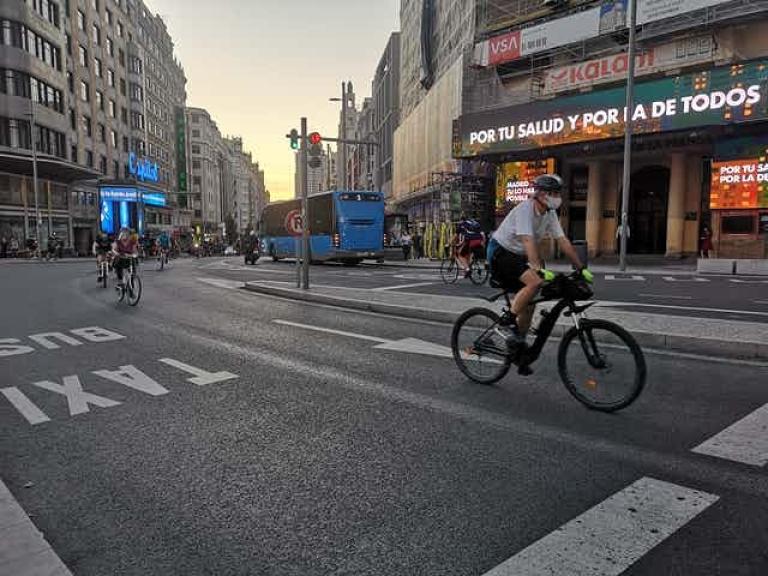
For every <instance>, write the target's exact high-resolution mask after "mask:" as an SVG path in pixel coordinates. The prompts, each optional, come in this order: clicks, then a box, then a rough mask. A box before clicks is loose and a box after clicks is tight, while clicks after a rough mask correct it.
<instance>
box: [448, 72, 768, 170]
mask: <svg viewBox="0 0 768 576" xmlns="http://www.w3.org/2000/svg"><path fill="white" fill-rule="evenodd" d="M625 100H626V98H625V89H624V87H621V88H613V89H609V90H600V91H595V92H591V93H587V94H579V95H576V96H569V97H565V98H556V99H552V100H547V101H543V102H535V103H531V104H522V105H519V106H511V107H508V108H503V109H500V110H488V111H485V112H479V113H476V114H469V115H464V116H462V117H460V118H459V121H458V131H457V137H458V138H459V141H457V142H455V143H454V150H455V151H456V152H457V154H456V157H458V158H469V157H473V156H478V155H481V154H493V153H503V152H515V151H523V150H531V149H536V148H543V147H549V146H558V145H561V144H573V143H577V142H587V141H594V140H603V139H608V138H619V137H622V136H623V135H624V126H625V122H626V120H627V118H628V117H631V121H632V122H633V129H634V131H635V132H636V133H638V134H650V133H658V132H667V131H672V130H685V129H689V128H698V127H703V126H716V125H725V124H735V123H741V122H750V121H756V120H765V119H767V118H768V61H765V60H761V61H754V62H749V63H745V64H736V65H732V66H722V67H718V68H711V69H709V70H704V71H700V72H696V73H691V74H686V75H682V76H675V77H669V78H663V79H661V80H654V81H650V82H641V83H638V84H637V86H636V89H635V107H634V110H632V111H631V113H628V112H627V110H626V108H625Z"/></svg>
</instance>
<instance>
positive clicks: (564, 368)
mask: <svg viewBox="0 0 768 576" xmlns="http://www.w3.org/2000/svg"><path fill="white" fill-rule="evenodd" d="M557 364H558V369H559V372H560V378H561V379H562V380H563V383H564V384H565V387H566V388H567V389H568V391H569V392H570V393H571V394H572V395H573V396H574V397H575V398H576V399H577V400H578V401H579V402H581V403H582V404H584V405H585V406H587V407H588V408H591V409H592V410H600V411H601V412H615V411H616V410H621V409H622V408H626V407H627V406H629V405H630V404H631V403H632V402H634V401H635V400H636V399H637V397H638V396H639V395H640V392H642V390H643V387H644V386H645V376H646V366H645V357H644V356H643V351H642V350H641V349H640V346H639V345H638V344H637V342H636V341H635V339H634V338H633V337H632V335H631V334H630V333H629V332H627V331H626V330H624V328H622V327H621V326H619V325H617V324H614V323H613V322H608V321H606V320H589V319H583V320H582V321H581V324H580V329H579V330H577V329H576V328H571V329H570V330H568V332H566V334H565V336H563V339H562V340H561V341H560V348H559V350H558V354H557Z"/></svg>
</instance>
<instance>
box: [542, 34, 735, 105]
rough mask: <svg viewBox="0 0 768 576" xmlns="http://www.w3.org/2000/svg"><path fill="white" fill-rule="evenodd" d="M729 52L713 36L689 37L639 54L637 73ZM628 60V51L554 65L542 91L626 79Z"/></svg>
mask: <svg viewBox="0 0 768 576" xmlns="http://www.w3.org/2000/svg"><path fill="white" fill-rule="evenodd" d="M728 52H730V51H728ZM729 55H730V54H728V55H726V49H725V48H723V47H721V46H720V45H719V44H718V43H717V42H715V39H714V37H713V36H711V35H705V36H697V37H694V38H685V39H682V40H676V41H674V42H667V43H665V44H661V45H659V46H651V47H649V48H647V49H646V50H644V51H643V52H642V53H640V54H638V55H637V56H636V57H635V75H636V76H644V75H647V74H654V73H656V72H661V71H663V70H667V69H670V68H680V67H684V66H692V65H695V64H702V63H705V62H711V61H713V60H716V59H720V58H725V57H727V56H729ZM628 62H629V59H628V57H627V54H626V52H624V53H621V54H612V55H611V56H605V57H604V58H597V59H595V60H587V61H586V62H576V63H574V64H569V65H568V66H560V67H558V68H553V69H552V70H548V71H547V72H545V73H544V76H543V90H542V93H543V94H556V93H558V92H565V91H569V90H576V89H579V88H586V87H588V86H594V85H595V84H604V83H608V82H617V81H620V80H625V79H626V77H627V64H628Z"/></svg>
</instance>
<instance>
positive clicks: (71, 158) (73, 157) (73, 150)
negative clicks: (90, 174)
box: [70, 146, 77, 164]
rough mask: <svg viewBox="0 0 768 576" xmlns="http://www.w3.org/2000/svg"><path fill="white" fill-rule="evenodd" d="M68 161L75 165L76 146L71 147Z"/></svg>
mask: <svg viewBox="0 0 768 576" xmlns="http://www.w3.org/2000/svg"><path fill="white" fill-rule="evenodd" d="M70 160H72V162H74V163H75V164H77V146H72V149H71V150H70Z"/></svg>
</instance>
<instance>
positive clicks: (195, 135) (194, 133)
mask: <svg viewBox="0 0 768 576" xmlns="http://www.w3.org/2000/svg"><path fill="white" fill-rule="evenodd" d="M192 138H200V130H192Z"/></svg>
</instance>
